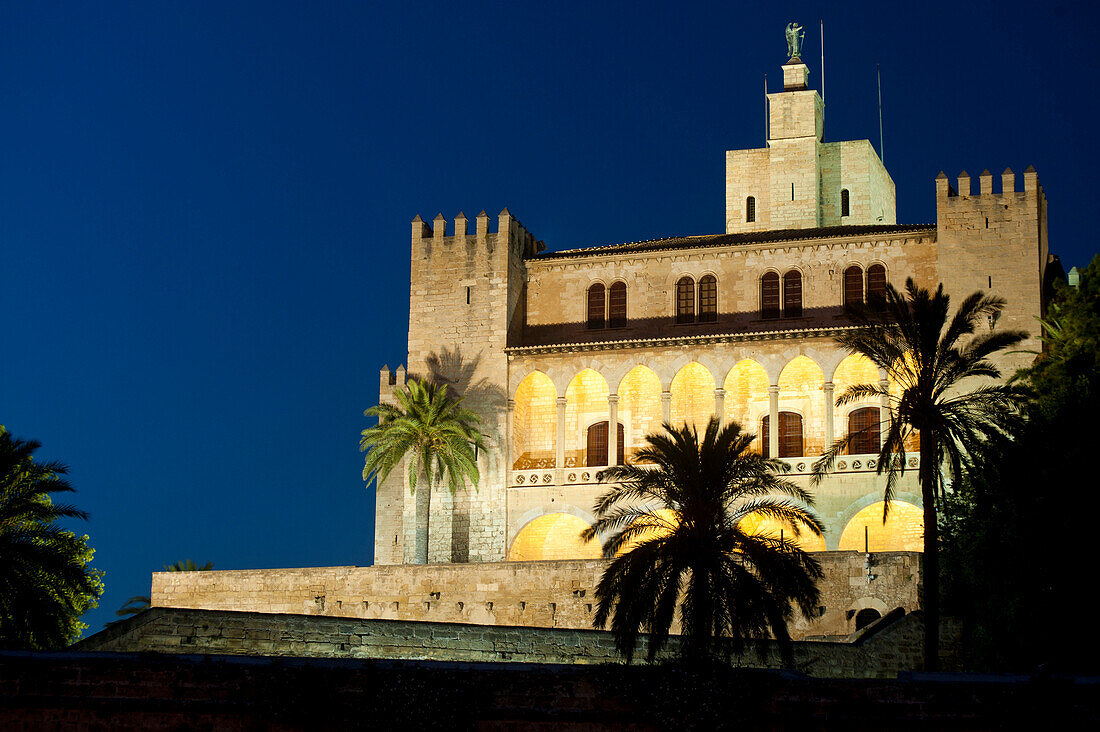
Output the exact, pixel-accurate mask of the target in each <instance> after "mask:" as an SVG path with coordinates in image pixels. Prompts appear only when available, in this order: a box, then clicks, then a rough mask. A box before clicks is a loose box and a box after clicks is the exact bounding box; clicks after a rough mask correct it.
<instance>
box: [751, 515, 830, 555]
mask: <svg viewBox="0 0 1100 732" xmlns="http://www.w3.org/2000/svg"><path fill="white" fill-rule="evenodd" d="M741 530H742V531H744V532H745V533H746V534H753V535H754V536H771V537H774V538H776V539H778V538H780V537H781V536H782V537H783V538H785V539H789V540H790V541H793V542H794V543H795V544H797V545H798V547H799V548H800V549H801V550H802V551H804V552H823V551H825V538H824V537H822V536H818V535H816V534H814V533H812V532H810V531H809V530H807V529H805V528H803V529H802V530H801V532H800V533H799V535H798V536H795V535H794V532H793V531H792V530H791V527H790V526H786V525H785V524H783V523H781V522H779V521H776V520H775V519H774V518H771V517H770V516H761V515H759V514H749V515H748V516H746V517H745V518H743V519H741ZM780 532H782V533H780Z"/></svg>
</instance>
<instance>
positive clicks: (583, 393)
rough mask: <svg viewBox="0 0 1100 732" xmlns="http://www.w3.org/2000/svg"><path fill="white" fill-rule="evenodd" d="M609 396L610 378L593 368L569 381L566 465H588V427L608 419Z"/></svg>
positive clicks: (566, 416) (566, 418)
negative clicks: (608, 382) (608, 383)
mask: <svg viewBox="0 0 1100 732" xmlns="http://www.w3.org/2000/svg"><path fill="white" fill-rule="evenodd" d="M607 395H608V389H607V380H606V379H604V377H603V376H601V375H600V374H599V372H597V371H594V370H592V369H584V370H583V371H581V372H580V373H578V374H577V375H576V376H574V377H573V380H572V381H570V382H569V386H568V387H567V388H566V390H565V459H566V467H570V466H571V465H570V464H571V463H572V464H573V465H585V464H586V459H585V451H586V450H587V448H588V427H589V426H590V425H591V424H593V423H595V422H606V421H607V417H608V403H607Z"/></svg>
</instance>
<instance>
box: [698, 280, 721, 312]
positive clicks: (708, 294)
mask: <svg viewBox="0 0 1100 732" xmlns="http://www.w3.org/2000/svg"><path fill="white" fill-rule="evenodd" d="M717 320H718V278H716V277H715V276H714V275H703V277H702V279H700V280H699V322H700V323H714V322H716V321H717Z"/></svg>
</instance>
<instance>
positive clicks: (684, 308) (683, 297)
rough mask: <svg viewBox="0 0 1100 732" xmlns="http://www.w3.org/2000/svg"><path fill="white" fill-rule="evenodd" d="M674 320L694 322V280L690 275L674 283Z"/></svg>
mask: <svg viewBox="0 0 1100 732" xmlns="http://www.w3.org/2000/svg"><path fill="white" fill-rule="evenodd" d="M676 322H677V323H694V322H695V280H693V279H691V278H690V277H681V278H680V281H679V282H677V283H676Z"/></svg>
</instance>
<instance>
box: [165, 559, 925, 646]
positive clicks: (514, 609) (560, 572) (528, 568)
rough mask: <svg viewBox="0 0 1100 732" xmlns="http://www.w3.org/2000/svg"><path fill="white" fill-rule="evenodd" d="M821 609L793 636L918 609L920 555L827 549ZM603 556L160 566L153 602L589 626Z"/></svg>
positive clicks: (836, 631)
mask: <svg viewBox="0 0 1100 732" xmlns="http://www.w3.org/2000/svg"><path fill="white" fill-rule="evenodd" d="M816 556H817V558H818V559H819V561H821V563H822V565H823V568H824V570H825V579H824V580H823V581H822V583H821V591H822V596H823V599H822V603H823V608H824V611H823V612H824V614H823V615H822V616H821V617H820V618H818V619H817V620H815V621H813V622H806V621H804V620H798V621H796V622H795V623H794V624H793V625H792V627H791V633H792V636H793V637H796V638H800V637H804V636H809V635H813V636H838V635H847V634H849V633H851V632H853V631H854V630H855V625H854V615H855V613H856V612H858V611H859V610H862V609H864V608H873V609H876V610H878V611H879V612H880V614H882V615H885V614H886V613H887V612H889V611H891V610H893V609H895V608H898V607H901V608H904V609H905V610H906V611H911V610H914V609H917V608H918V607H919V597H918V590H919V584H920V555H919V554H916V553H909V552H888V553H887V552H884V553H881V554H874V555H870V560H868V555H864V554H862V553H858V552H823V553H819V554H817V555H816ZM605 567H606V560H564V561H548V562H499V563H482V564H477V565H474V564H433V565H420V566H404V565H391V566H375V567H308V568H302V569H249V570H215V571H207V572H156V573H154V574H153V582H152V589H151V595H150V597H151V599H152V605H153V607H172V608H194V609H207V610H236V611H249V612H261V613H293V614H300V615H320V616H327V617H344V618H362V619H382V620H402V621H417V622H444V623H471V624H477V625H495V626H502V627H508V626H524V627H541V628H572V629H588V628H591V627H592V617H593V613H594V607H595V603H596V599H595V590H596V585H597V584H598V582H599V579H600V577H601V576H602V574H603V571H604V568H605Z"/></svg>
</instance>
